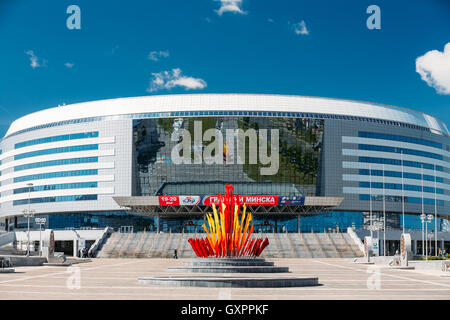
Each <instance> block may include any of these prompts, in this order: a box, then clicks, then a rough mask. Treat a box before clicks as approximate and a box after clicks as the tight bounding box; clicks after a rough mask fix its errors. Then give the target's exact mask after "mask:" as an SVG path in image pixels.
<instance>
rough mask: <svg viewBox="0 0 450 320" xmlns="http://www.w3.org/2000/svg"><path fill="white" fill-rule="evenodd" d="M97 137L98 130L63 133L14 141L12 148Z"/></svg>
mask: <svg viewBox="0 0 450 320" xmlns="http://www.w3.org/2000/svg"><path fill="white" fill-rule="evenodd" d="M97 137H98V131H94V132H81V133H72V134H64V135H60V136H53V137H45V138H39V139H33V140H28V141H22V142H19V143H16V144H15V145H14V148H15V149H19V148H23V147H28V146H33V145H36V144H42V143H49V142H57V141H65V140H75V139H86V138H97Z"/></svg>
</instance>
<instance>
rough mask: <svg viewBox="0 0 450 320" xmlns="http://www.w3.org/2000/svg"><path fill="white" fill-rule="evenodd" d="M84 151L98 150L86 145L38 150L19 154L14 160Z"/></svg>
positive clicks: (95, 147)
mask: <svg viewBox="0 0 450 320" xmlns="http://www.w3.org/2000/svg"><path fill="white" fill-rule="evenodd" d="M86 150H98V144H87V145H82V146H72V147H61V148H52V149H45V150H38V151H32V152H26V153H21V154H18V155H16V156H14V160H20V159H24V158H30V157H36V156H42V155H48V154H54V153H64V152H76V151H86Z"/></svg>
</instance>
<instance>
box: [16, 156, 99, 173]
mask: <svg viewBox="0 0 450 320" xmlns="http://www.w3.org/2000/svg"><path fill="white" fill-rule="evenodd" d="M93 162H98V157H86V158H73V159H61V160H50V161H43V162H35V163H28V164H23V165H20V166H15V167H14V171H21V170H27V169H35V168H43V167H52V166H61V165H66V164H77V163H93Z"/></svg>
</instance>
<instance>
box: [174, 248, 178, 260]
mask: <svg viewBox="0 0 450 320" xmlns="http://www.w3.org/2000/svg"><path fill="white" fill-rule="evenodd" d="M173 258H174V259H178V252H177V249H175V250H173Z"/></svg>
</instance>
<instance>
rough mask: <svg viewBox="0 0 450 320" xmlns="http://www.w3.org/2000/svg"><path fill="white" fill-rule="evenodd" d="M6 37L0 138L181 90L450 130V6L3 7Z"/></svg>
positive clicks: (50, 1)
mask: <svg viewBox="0 0 450 320" xmlns="http://www.w3.org/2000/svg"><path fill="white" fill-rule="evenodd" d="M373 4H375V5H378V6H379V7H380V9H381V30H369V29H368V28H367V26H366V20H367V18H368V17H369V16H370V14H367V13H366V9H367V7H368V6H369V5H373ZM69 5H78V6H79V8H80V9H81V29H80V30H69V29H68V28H67V26H66V19H67V18H68V17H69V14H67V13H66V10H67V7H68V6H69ZM220 8H222V11H220ZM225 9H228V10H225ZM302 21H303V22H302ZM296 30H298V32H297V33H296V32H295V31H296ZM302 30H303V32H301V31H302ZM0 39H1V43H2V46H1V50H0V111H1V112H2V117H1V118H0V134H1V135H2V136H3V134H4V133H5V132H6V130H7V128H8V125H9V123H10V122H11V121H13V120H14V119H16V118H18V117H20V116H23V115H25V114H27V113H30V112H33V111H37V110H40V109H43V108H48V107H53V106H57V105H59V104H63V103H65V104H70V103H76V102H82V101H89V100H98V99H108V98H117V97H129V96H143V95H156V94H177V93H274V94H298V95H310V96H324V97H337V98H347V99H356V100H366V101H374V102H380V103H386V104H392V105H398V106H403V107H410V108H413V109H417V110H420V111H423V112H427V113H429V114H431V115H434V116H437V117H439V118H440V119H442V120H443V121H445V122H446V123H447V124H448V125H450V112H448V110H450V85H449V83H448V76H447V73H446V70H450V60H449V59H448V58H449V56H450V45H449V47H448V48H449V50H448V54H447V55H446V56H444V55H443V54H442V52H443V51H444V47H445V45H446V44H447V43H450V1H448V0H417V1H406V0H388V1H385V0H370V1H366V0H346V1H335V0H333V1H332V0H329V1H324V0H315V1H300V0H298V1H292V0H242V1H240V0H222V1H219V0H192V1H186V0H164V1H160V0H158V1H156V0H147V1H142V0H128V1H113V0H110V1H105V0H71V1H65V0H57V1H56V0H39V1H36V0H0ZM432 50H438V51H440V53H436V52H435V54H434V55H433V54H429V55H428V56H426V58H424V59H423V61H422V62H421V66H422V67H423V69H422V73H423V74H424V75H425V77H426V79H421V74H419V73H418V72H417V71H416V59H417V58H419V57H421V56H424V55H425V54H427V52H430V51H432ZM436 54H437V55H436ZM156 60H157V61H156ZM446 68H448V69H446ZM152 83H153V84H152Z"/></svg>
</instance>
